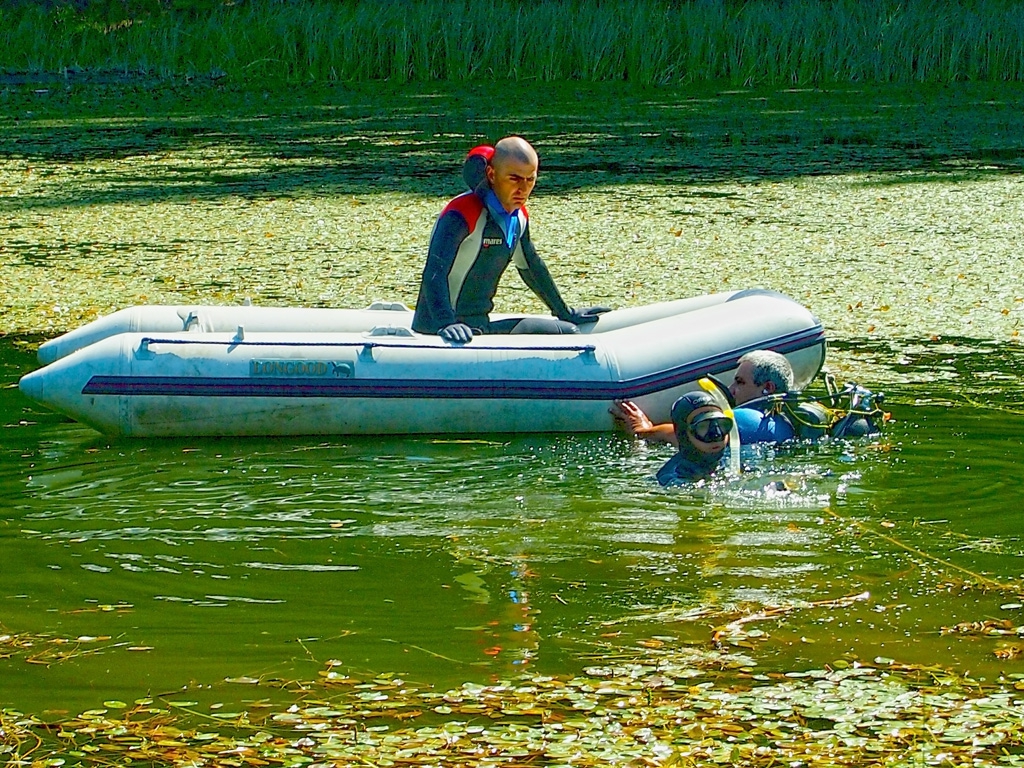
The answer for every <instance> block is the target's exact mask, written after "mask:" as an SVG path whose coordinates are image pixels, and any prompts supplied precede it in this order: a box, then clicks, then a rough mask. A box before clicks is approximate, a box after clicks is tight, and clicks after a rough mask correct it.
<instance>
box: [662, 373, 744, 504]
mask: <svg viewBox="0 0 1024 768" xmlns="http://www.w3.org/2000/svg"><path fill="white" fill-rule="evenodd" d="M670 426H671V427H672V431H673V436H674V438H675V440H674V442H675V444H676V445H677V446H678V448H679V452H678V453H677V454H676V455H675V456H673V457H672V458H671V459H669V460H668V461H667V462H665V465H664V466H662V468H661V469H659V470H658V474H657V475H656V477H657V478H658V482H659V483H661V484H662V485H675V484H677V483H688V482H693V481H695V480H701V479H703V478H706V477H709V476H710V475H712V474H713V473H714V472H715V470H716V469H718V466H719V464H720V463H721V460H722V457H723V455H724V454H725V451H726V449H727V448H728V447H729V432H730V431H731V430H732V419H731V418H729V417H728V416H727V415H726V414H725V413H724V412H723V411H722V408H721V406H719V405H718V403H717V402H716V401H715V398H714V397H712V396H711V395H709V394H708V393H706V392H687V393H686V394H685V395H683V396H682V397H680V398H679V399H678V400H676V401H675V403H674V404H673V405H672V423H671V425H670Z"/></svg>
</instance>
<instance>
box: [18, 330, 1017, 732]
mask: <svg viewBox="0 0 1024 768" xmlns="http://www.w3.org/2000/svg"><path fill="white" fill-rule="evenodd" d="M834 351H835V353H836V354H839V355H846V356H847V357H851V356H852V357H853V358H854V359H858V357H859V359H863V360H864V362H865V364H867V363H868V362H871V363H872V370H874V371H876V372H880V373H876V375H877V376H880V378H879V379H878V380H872V381H865V382H864V383H865V384H867V385H868V386H870V387H871V388H872V389H875V390H883V391H886V393H887V395H888V401H887V402H888V407H890V409H891V410H892V411H893V413H894V416H895V421H894V423H893V424H892V425H891V426H890V427H889V428H888V430H887V431H886V434H885V435H884V437H883V438H882V439H880V440H874V441H862V442H857V443H831V444H822V445H818V446H800V447H794V448H792V449H786V450H779V451H777V452H774V453H773V452H769V453H762V454H756V455H750V456H747V457H746V459H747V464H748V471H747V472H746V473H745V474H744V475H743V476H742V477H741V478H740V479H736V480H731V481H723V482H721V483H718V484H714V485H711V486H709V487H704V488H687V489H668V490H666V489H661V488H659V487H658V486H657V484H656V483H654V481H653V479H652V475H653V473H654V471H655V470H656V469H657V467H658V466H659V465H660V463H661V462H662V461H664V460H665V459H666V458H667V457H668V455H669V454H668V452H667V449H664V448H655V447H644V446H642V445H638V444H635V443H633V442H631V441H629V440H626V439H624V438H621V437H618V436H614V435H606V436H501V435H498V436H494V437H493V438H492V439H488V440H467V441H460V440H448V439H431V438H418V437H417V438H408V439H404V438H380V439H374V438H360V439H350V438H337V439H330V440H320V439H252V440H236V439H232V440H216V439H214V440H210V439H204V440H195V441H191V440H173V441H159V440H152V441H129V440H121V441H111V440H109V439H108V438H104V437H102V436H100V435H98V434H97V433H95V432H93V431H91V430H90V429H88V428H85V427H82V426H80V425H77V424H74V423H71V422H68V421H65V420H63V419H61V418H60V417H57V416H55V415H53V414H49V413H46V412H43V411H41V410H40V409H38V408H35V407H33V406H32V405H31V404H30V403H28V402H27V401H26V400H25V399H24V398H22V397H21V395H20V393H19V392H18V391H17V390H16V389H15V388H13V387H12V386H10V385H13V383H14V382H16V380H17V378H18V376H19V375H20V374H21V373H23V372H25V371H27V370H30V369H32V368H33V367H35V362H34V356H33V354H32V351H31V349H29V348H26V347H23V346H17V345H15V344H13V343H12V342H11V340H10V339H6V340H2V341H0V384H2V386H3V388H2V389H0V426H2V427H3V429H0V452H2V453H0V499H2V502H3V505H2V508H3V514H2V517H0V564H2V565H0V634H3V633H7V634H19V635H20V634H24V635H26V636H31V637H33V638H34V639H35V645H34V646H33V649H31V650H30V651H28V652H22V653H16V654H13V655H11V656H10V657H9V658H0V670H2V675H0V707H15V708H19V709H21V710H23V711H30V712H61V711H67V712H78V711H81V710H83V709H87V708H90V707H96V706H99V705H101V703H102V702H104V701H108V700H112V699H113V700H123V701H131V700H134V699H136V698H139V697H142V696H147V695H155V694H160V693H167V694H173V692H176V691H179V692H181V691H187V696H188V697H189V698H193V699H195V700H197V701H202V702H204V703H210V704H212V705H213V706H217V705H219V704H224V705H225V706H226V707H228V708H230V707H231V706H232V705H235V706H247V705H248V704H251V702H252V701H253V700H254V699H260V698H263V697H266V696H268V695H270V694H268V692H267V691H268V689H267V687H264V686H261V687H259V688H258V689H257V688H256V687H254V686H252V685H247V684H244V683H242V682H239V679H240V678H252V679H260V680H263V681H273V680H278V681H290V680H311V679H315V678H316V676H317V675H318V674H319V673H320V672H321V671H322V670H324V669H325V664H326V662H328V661H329V660H337V661H338V662H340V665H339V667H338V668H339V669H341V670H343V671H345V672H348V673H350V674H354V675H363V676H365V675H374V674H378V673H379V674H399V675H401V676H403V677H404V678H405V679H411V680H417V681H421V682H423V683H426V684H430V685H434V686H436V687H437V688H438V689H439V690H444V689H445V688H446V687H448V686H450V685H457V684H459V683H462V682H464V681H467V680H476V681H481V682H486V681H489V680H492V679H498V678H502V677H507V676H509V675H512V674H515V673H516V672H517V671H521V670H536V671H541V672H544V673H548V674H558V675H570V676H571V675H573V674H577V673H578V672H579V670H580V669H581V668H582V667H583V666H584V665H585V664H587V663H593V659H595V658H605V657H607V656H611V657H614V656H615V654H616V653H617V652H618V651H619V649H624V648H628V647H635V645H636V643H637V642H642V643H647V644H649V645H658V644H666V645H670V644H676V645H683V644H686V645H693V646H695V647H699V648H709V647H711V638H712V632H713V628H714V627H716V626H720V625H722V624H725V623H726V622H728V621H730V620H732V619H734V618H736V617H737V616H739V615H749V614H751V613H754V612H756V611H757V610H760V609H767V608H780V607H783V608H786V610H785V611H784V612H780V613H779V614H778V615H777V616H775V617H773V618H769V619H765V620H762V621H758V622H751V623H749V624H747V625H745V628H746V629H747V630H751V629H755V628H756V629H757V630H758V632H757V633H754V634H753V635H750V636H746V637H743V638H741V640H739V641H737V642H740V643H741V644H740V645H736V646H731V647H733V648H734V649H735V650H739V651H741V652H743V653H746V654H748V655H749V656H750V657H751V659H752V661H753V663H754V664H755V665H756V668H757V669H759V670H764V671H770V670H796V669H804V668H812V667H821V666H822V665H824V664H840V665H841V664H848V663H853V662H856V661H857V660H875V659H878V658H880V659H892V660H894V661H896V662H899V663H902V664H923V665H929V664H939V665H942V666H944V667H948V668H951V669H954V670H957V671H959V672H969V673H970V674H972V675H974V676H976V677H980V678H985V679H989V680H994V679H997V678H998V677H999V675H1000V674H1001V673H1004V672H1009V673H1013V672H1015V671H1019V670H1020V664H1021V662H1020V661H1019V660H1009V661H1007V660H1001V659H999V658H998V657H997V656H996V653H995V652H996V650H998V649H999V648H1001V647H1003V646H1006V645H1008V644H1012V642H1013V641H1014V640H1015V639H1016V638H1015V637H981V636H978V635H961V634H948V633H942V631H941V630H942V628H943V627H951V626H953V625H955V624H957V623H960V622H971V621H983V620H986V619H1009V620H1010V621H1011V622H1012V624H1013V625H1014V626H1019V625H1020V624H1022V623H1024V619H1022V609H1021V608H1020V605H1019V604H1020V602H1021V600H1020V593H1021V586H1020V584H1021V579H1022V573H1024V567H1022V560H1021V554H1022V549H1024V547H1022V544H1021V541H1020V531H1021V512H1020V502H1019V499H1020V498H1021V495H1022V491H1024V487H1022V486H1024V482H1022V480H1021V472H1020V470H1019V466H1018V465H1019V462H1020V459H1021V457H1022V449H1021V446H1022V437H1021V436H1022V435H1024V412H1022V409H1021V408H1020V407H1019V404H1018V403H1015V402H1013V401H1012V400H1011V399H1008V398H1013V397H1014V395H1012V394H1004V392H1005V393H1009V392H1012V390H1011V389H1010V388H1008V386H1007V382H1013V381H1016V376H1017V374H1016V372H1017V371H1019V370H1020V366H1021V363H1022V362H1024V361H1022V359H1021V358H1022V354H1021V352H1020V350H1019V349H1016V348H1013V347H1010V348H1006V347H1001V346H996V345H979V344H975V343H970V342H967V341H960V342H955V341H954V342H951V341H950V340H948V339H947V340H945V341H944V342H943V343H942V345H941V346H940V345H938V344H936V345H935V346H933V347H929V346H927V345H925V346H920V345H917V346H914V347H913V349H911V348H910V346H909V345H907V346H906V348H903V349H896V348H895V345H888V344H887V345H882V346H880V347H878V348H874V349H866V348H864V347H863V346H861V345H856V346H854V345H850V346H849V347H847V348H838V349H836V350H834ZM880 361H881V362H880ZM886 361H887V362H886ZM908 382H909V383H908ZM969 400H970V401H974V402H975V403H976V405H974V406H970V405H967V401H969ZM997 583H998V584H1001V585H1004V586H1003V587H999V586H997ZM865 592H866V593H868V594H867V595H863V594H862V593H865ZM851 596H858V597H857V598H856V599H851V600H849V601H848V602H844V603H840V604H837V605H807V603H813V602H818V601H826V600H831V599H837V598H843V597H851ZM794 606H795V607H794ZM729 611H733V612H731V613H730V612H729ZM699 612H703V615H702V617H700V616H697V613H699ZM723 617H724V618H723ZM78 638H85V639H84V640H79V639H78ZM94 638H109V639H94ZM54 640H66V641H69V642H63V643H54V642H53V641H54ZM726 645H727V646H728V642H727V643H726ZM60 653H63V654H64V655H63V656H61V655H59V654H60ZM33 661H35V662H39V663H32V662H33ZM230 681H234V682H230Z"/></svg>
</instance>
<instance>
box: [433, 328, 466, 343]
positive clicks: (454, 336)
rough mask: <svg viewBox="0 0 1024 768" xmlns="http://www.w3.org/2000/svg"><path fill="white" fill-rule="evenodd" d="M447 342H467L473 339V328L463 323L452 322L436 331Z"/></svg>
mask: <svg viewBox="0 0 1024 768" xmlns="http://www.w3.org/2000/svg"><path fill="white" fill-rule="evenodd" d="M437 335H438V336H440V337H441V338H442V339H444V340H445V341H447V342H448V343H449V344H468V343H469V342H471V341H472V340H473V329H472V328H470V327H469V326H468V325H466V324H465V323H452V324H451V325H446V326H445V327H444V328H442V329H441V330H439V331H438V332H437Z"/></svg>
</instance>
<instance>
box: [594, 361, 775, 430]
mask: <svg viewBox="0 0 1024 768" xmlns="http://www.w3.org/2000/svg"><path fill="white" fill-rule="evenodd" d="M792 386H793V367H792V366H791V365H790V364H789V361H788V360H787V359H786V358H785V356H783V355H780V354H779V353H778V352H772V351H771V350H767V349H758V350H755V351H753V352H748V353H747V354H745V355H743V356H742V357H741V358H740V359H739V366H738V367H737V368H736V373H735V374H734V375H733V381H732V384H730V385H729V395H730V398H731V399H732V401H733V402H734V403H736V406H737V407H735V408H734V409H733V418H734V419H735V420H736V427H737V429H738V430H739V436H740V443H741V444H742V445H750V444H752V443H781V442H783V441H785V440H790V439H792V438H793V437H794V435H795V431H794V429H793V424H792V423H791V422H790V420H789V419H788V418H786V416H785V414H783V413H780V412H778V411H777V410H775V406H776V404H777V402H778V398H777V397H776V396H777V395H783V394H785V393H787V392H789V390H790V389H791V388H792ZM611 413H612V415H613V416H614V417H615V418H616V421H618V422H620V423H622V424H623V425H624V426H625V428H626V430H627V431H629V432H630V433H631V434H633V435H635V436H636V437H639V438H642V439H644V440H650V441H654V442H664V443H672V444H676V443H677V436H676V433H677V430H676V428H675V426H674V425H673V424H654V423H653V422H652V421H651V420H650V418H648V416H647V414H646V413H644V411H643V410H642V409H641V408H640V407H639V406H638V405H637V404H636V403H634V402H632V401H630V400H622V401H618V402H616V403H614V404H613V405H612V408H611Z"/></svg>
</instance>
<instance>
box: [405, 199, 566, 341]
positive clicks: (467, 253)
mask: <svg viewBox="0 0 1024 768" xmlns="http://www.w3.org/2000/svg"><path fill="white" fill-rule="evenodd" d="M485 194H486V193H485ZM491 196H492V197H493V195H491ZM529 224H530V222H529V217H528V216H527V213H526V209H525V208H520V209H519V210H518V211H516V212H515V213H514V214H511V215H509V214H506V213H505V212H504V211H503V210H501V209H500V206H498V205H497V200H496V199H495V200H490V201H488V202H485V201H484V199H483V198H482V197H481V195H480V194H479V193H476V192H466V193H465V194H462V195H459V196H458V197H456V198H455V199H454V200H452V201H451V202H450V203H448V205H447V206H445V209H444V210H443V211H442V212H441V215H440V217H439V218H438V220H437V224H435V225H434V231H433V233H432V234H431V236H430V250H429V251H428V252H427V264H426V266H425V267H424V269H423V281H422V283H421V284H420V293H419V298H418V299H417V300H416V314H415V315H414V317H413V321H412V327H413V330H415V331H417V332H419V333H437V332H438V331H439V330H440V329H441V328H444V327H445V326H446V325H451V324H452V323H456V322H459V323H465V324H466V325H468V326H470V327H471V328H473V329H475V330H478V331H482V332H483V333H510V332H512V330H513V328H515V326H516V325H520V318H512V319H509V320H502V321H497V322H492V321H491V320H490V317H489V315H490V313H491V311H492V310H493V309H494V294H495V293H496V292H497V290H498V282H499V281H500V280H501V276H502V274H503V273H504V272H505V269H506V268H507V267H508V265H509V264H510V263H512V262H514V263H515V265H516V268H517V269H518V270H519V275H520V276H521V277H522V278H523V281H524V282H525V283H526V284H527V285H528V286H529V287H530V288H531V289H532V290H533V292H534V293H536V294H537V296H539V297H540V299H541V301H543V302H544V303H545V304H546V305H547V306H548V308H549V309H550V310H551V312H552V314H554V315H555V316H556V317H558V318H560V319H561V320H562V321H565V320H567V319H568V318H569V317H570V316H571V312H572V310H571V309H570V308H569V307H568V306H566V303H565V301H563V300H562V297H561V295H560V294H559V293H558V288H556V287H555V283H554V280H552V279H551V273H550V272H548V268H547V266H546V265H545V264H544V262H543V261H541V259H540V257H539V256H538V255H537V251H536V249H535V248H534V247H533V243H532V242H531V241H530V229H529ZM530 325H531V326H532V327H530V328H529V331H530V332H533V333H573V332H575V331H576V330H577V329H576V326H574V325H572V324H571V323H568V322H558V321H555V320H554V319H552V320H550V321H541V322H540V323H539V324H538V323H537V322H533V323H531V324H530ZM547 325H550V328H548V327H546V326H547ZM523 330H524V328H523V327H520V328H518V329H516V331H517V332H522V331H523Z"/></svg>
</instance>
